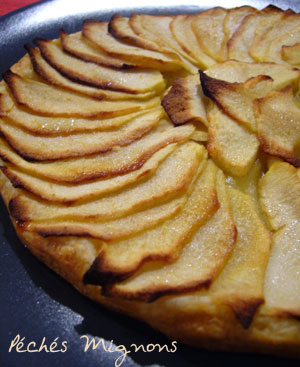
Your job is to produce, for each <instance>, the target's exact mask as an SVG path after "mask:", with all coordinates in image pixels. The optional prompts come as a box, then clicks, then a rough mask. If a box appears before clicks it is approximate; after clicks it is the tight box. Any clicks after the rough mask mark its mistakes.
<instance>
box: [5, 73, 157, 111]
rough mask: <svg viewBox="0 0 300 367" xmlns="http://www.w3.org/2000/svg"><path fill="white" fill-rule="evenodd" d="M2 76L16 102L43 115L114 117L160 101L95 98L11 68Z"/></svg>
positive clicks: (155, 99) (148, 106)
mask: <svg viewBox="0 0 300 367" xmlns="http://www.w3.org/2000/svg"><path fill="white" fill-rule="evenodd" d="M4 79H5V81H6V83H7V84H8V86H9V89H10V90H11V92H12V94H13V96H14V98H15V100H16V101H17V103H18V104H20V105H21V106H25V107H27V108H28V109H29V110H30V111H32V112H33V113H37V114H42V115H45V116H65V117H71V116H72V117H92V118H95V117H98V118H100V117H103V118H105V117H115V116H120V115H124V114H127V113H132V112H136V111H139V110H142V109H143V107H144V108H146V109H147V108H151V107H154V106H155V105H157V104H158V103H159V97H154V98H152V99H150V100H146V101H134V100H133V101H132V100H128V101H117V102H116V101H97V100H95V99H92V98H88V97H84V96H80V95H78V94H76V93H73V92H71V91H67V90H64V89H58V88H56V87H54V86H51V85H49V84H45V83H41V82H38V81H35V80H31V79H26V78H23V77H21V76H19V75H17V74H14V73H12V72H11V71H7V72H6V73H5V74H4ZM142 79H143V78H141V80H142Z"/></svg>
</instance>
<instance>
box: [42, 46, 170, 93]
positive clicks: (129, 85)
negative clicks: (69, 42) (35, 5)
mask: <svg viewBox="0 0 300 367" xmlns="http://www.w3.org/2000/svg"><path fill="white" fill-rule="evenodd" d="M35 43H36V44H37V45H38V47H39V49H40V51H41V54H42V56H43V57H44V59H45V60H47V61H48V62H49V64H50V65H52V66H53V67H54V68H55V69H56V70H58V71H59V72H60V73H61V74H62V75H64V76H66V77H67V78H69V79H71V80H73V81H75V82H79V83H82V84H86V85H90V86H93V87H97V88H101V89H110V90H115V91H121V92H127V93H133V94H137V93H144V92H147V91H149V90H153V89H156V90H161V89H162V88H163V87H164V83H163V79H162V76H161V74H160V72H159V71H157V70H148V71H142V70H139V71H124V70H114V69H111V68H107V67H103V66H100V65H96V64H94V63H90V62H86V61H82V60H79V59H78V58H75V57H73V56H70V55H68V54H66V53H65V52H63V50H62V49H61V48H60V46H59V45H58V44H56V43H55V42H53V41H48V40H43V39H36V40H35Z"/></svg>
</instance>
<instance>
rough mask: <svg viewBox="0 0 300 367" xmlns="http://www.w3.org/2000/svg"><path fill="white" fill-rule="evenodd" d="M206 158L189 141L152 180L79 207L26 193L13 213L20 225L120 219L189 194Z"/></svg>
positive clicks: (18, 198) (13, 205)
mask: <svg viewBox="0 0 300 367" xmlns="http://www.w3.org/2000/svg"><path fill="white" fill-rule="evenodd" d="M205 156H206V150H205V148H204V147H203V146H200V145H199V144H197V143H194V142H188V143H186V144H185V145H183V146H182V147H179V148H178V149H177V150H176V151H175V152H174V153H173V154H171V155H170V156H169V157H167V158H166V160H165V161H164V162H162V163H161V165H160V166H159V167H158V168H157V170H156V171H155V174H154V175H153V176H152V177H150V178H149V179H148V180H145V181H143V182H139V184H133V185H130V186H128V187H126V188H124V189H123V190H121V191H119V192H114V193H113V194H111V195H108V196H104V197H100V198H94V200H92V201H88V202H84V203H82V204H78V205H76V206H75V205H73V206H66V205H59V204H56V203H50V202H49V201H41V200H36V198H34V197H32V196H31V195H28V194H27V193H25V192H24V193H20V195H18V196H16V197H15V198H13V199H12V200H11V201H10V204H9V208H10V213H11V215H12V216H13V217H14V218H15V219H16V220H18V221H19V222H28V221H38V222H41V221H44V222H45V221H46V222H47V221H48V220H53V219H56V220H76V219H79V220H81V219H82V220H107V219H112V218H120V217H123V216H125V215H128V214H132V213H134V212H137V211H141V210H144V209H147V208H149V207H153V206H157V205H160V204H163V203H165V202H167V201H169V200H171V199H173V198H174V197H177V196H178V195H182V194H183V193H185V192H186V191H187V189H188V187H189V185H190V183H191V181H192V180H193V178H194V176H195V174H196V172H197V170H198V167H199V164H200V162H201V160H203V159H204V158H205Z"/></svg>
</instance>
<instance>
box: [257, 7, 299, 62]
mask: <svg viewBox="0 0 300 367" xmlns="http://www.w3.org/2000/svg"><path fill="white" fill-rule="evenodd" d="M299 26H300V15H299V14H294V13H292V14H291V13H290V12H287V14H285V15H284V16H283V17H282V19H281V20H280V22H279V23H278V24H276V26H275V27H273V28H271V29H270V30H269V31H268V32H267V33H266V34H264V35H263V36H262V37H261V38H260V40H259V42H258V44H257V45H256V47H257V48H258V49H259V50H254V52H255V51H256V53H257V59H259V61H272V62H278V63H282V62H283V60H282V58H281V47H282V46H283V45H287V46H289V45H294V44H295V43H296V42H299V41H300V34H299Z"/></svg>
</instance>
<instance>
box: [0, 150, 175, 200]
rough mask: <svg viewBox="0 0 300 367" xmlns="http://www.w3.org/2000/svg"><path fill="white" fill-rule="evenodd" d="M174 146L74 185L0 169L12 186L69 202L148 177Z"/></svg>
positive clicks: (24, 172) (41, 196) (45, 197)
mask: <svg viewBox="0 0 300 367" xmlns="http://www.w3.org/2000/svg"><path fill="white" fill-rule="evenodd" d="M176 146H177V144H171V145H168V146H166V147H165V148H162V149H160V150H159V151H158V152H156V153H154V154H153V156H152V157H151V158H149V159H148V161H147V162H146V163H145V164H144V165H143V166H142V167H141V168H140V169H138V170H136V171H133V172H130V173H128V174H125V175H121V176H116V177H112V178H108V179H103V180H94V181H90V182H86V183H79V184H77V185H76V184H67V183H61V182H56V181H53V180H49V179H45V178H41V177H39V176H32V175H30V174H29V173H28V172H26V171H23V170H20V169H18V168H16V167H14V166H11V165H7V164H6V165H5V166H4V167H2V172H4V174H5V175H6V176H7V178H8V179H9V180H10V181H11V183H12V184H13V186H14V187H15V188H21V189H23V190H25V191H28V192H31V193H32V194H34V195H36V196H38V197H40V198H41V199H44V200H49V201H54V202H58V203H65V204H73V203H76V202H79V201H83V200H87V199H89V200H90V199H92V198H93V197H96V196H98V197H99V196H100V195H104V194H109V193H112V192H114V191H117V190H120V189H122V188H124V187H125V186H127V185H130V184H132V183H135V182H138V181H139V180H141V179H147V178H149V177H150V176H151V175H153V174H154V172H155V170H156V169H157V167H158V166H159V164H160V163H161V162H162V161H163V160H164V159H165V158H166V157H167V156H168V155H169V154H171V153H172V152H173V151H174V149H175V148H176Z"/></svg>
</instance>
